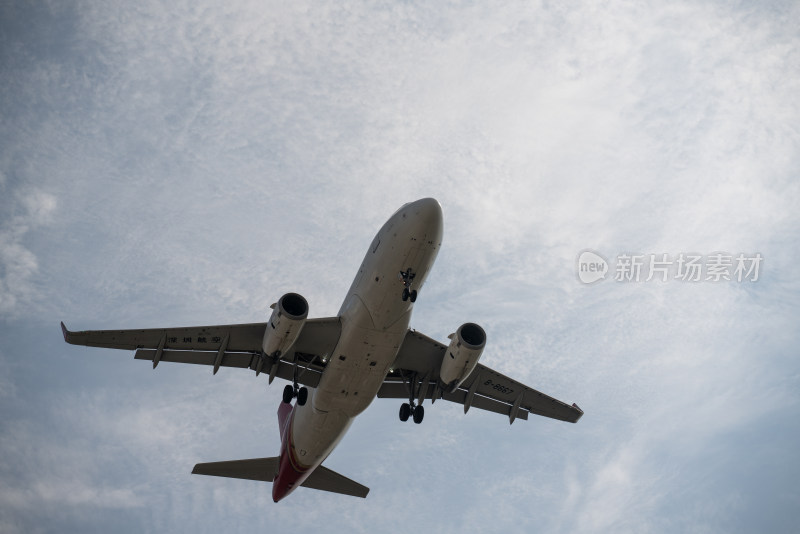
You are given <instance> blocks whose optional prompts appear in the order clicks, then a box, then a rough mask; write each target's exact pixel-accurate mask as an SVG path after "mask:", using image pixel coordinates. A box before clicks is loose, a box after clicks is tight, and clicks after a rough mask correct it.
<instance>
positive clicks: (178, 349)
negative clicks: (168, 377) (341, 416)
mask: <svg viewBox="0 0 800 534" xmlns="http://www.w3.org/2000/svg"><path fill="white" fill-rule="evenodd" d="M266 328H267V323H250V324H233V325H214V326H191V327H180V328H151V329H145V330H86V331H82V332H71V331H69V330H68V329H67V327H66V326H64V323H61V331H62V332H63V334H64V341H66V342H67V343H70V344H72V345H85V346H88V347H104V348H109V349H123V350H135V351H136V354H135V356H134V358H135V359H137V360H149V361H152V362H153V368H155V367H156V366H157V365H158V364H159V363H160V362H176V363H193V364H198V365H209V366H213V370H214V373H216V372H217V371H218V370H219V368H220V367H239V368H249V369H252V370H254V371H256V372H264V373H267V374H269V375H270V376H271V377H275V376H277V377H280V378H283V379H286V380H292V377H293V375H294V366H293V365H292V363H291V362H292V360H293V359H294V357H295V356H296V357H297V361H298V363H299V372H298V376H297V381H298V382H299V383H300V384H302V385H305V386H309V387H316V386H317V384H318V383H319V379H320V377H321V376H322V370H323V369H324V366H325V364H324V360H326V359H327V356H328V355H329V354H330V353H331V352H332V351H333V349H334V348H335V347H336V343H337V342H338V340H339V335H340V334H341V329H342V327H341V322H340V321H339V318H338V317H326V318H321V319H309V320H307V321H306V322H305V325H304V326H303V329H302V330H301V331H300V335H299V336H298V338H297V341H295V344H294V345H293V347H292V350H291V351H290V352H288V353H286V354H285V355H284V356H283V358H282V359H281V360H280V361H279V362H278V363H277V364H274V363H273V361H272V358H268V357H264V356H263V355H262V353H261V341H262V339H263V337H264V332H265V330H266Z"/></svg>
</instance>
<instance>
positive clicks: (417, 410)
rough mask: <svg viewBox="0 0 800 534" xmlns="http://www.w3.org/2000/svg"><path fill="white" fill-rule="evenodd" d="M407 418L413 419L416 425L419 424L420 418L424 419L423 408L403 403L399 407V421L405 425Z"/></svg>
mask: <svg viewBox="0 0 800 534" xmlns="http://www.w3.org/2000/svg"><path fill="white" fill-rule="evenodd" d="M409 416H411V417H412V418H413V419H414V422H415V423H416V424H420V423H421V422H422V418H423V417H425V408H423V407H422V406H414V405H413V404H409V403H407V402H404V403H403V404H401V405H400V420H401V421H403V422H404V423H405V422H406V421H408V417H409Z"/></svg>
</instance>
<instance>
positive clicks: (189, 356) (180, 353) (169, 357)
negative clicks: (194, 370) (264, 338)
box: [134, 349, 322, 388]
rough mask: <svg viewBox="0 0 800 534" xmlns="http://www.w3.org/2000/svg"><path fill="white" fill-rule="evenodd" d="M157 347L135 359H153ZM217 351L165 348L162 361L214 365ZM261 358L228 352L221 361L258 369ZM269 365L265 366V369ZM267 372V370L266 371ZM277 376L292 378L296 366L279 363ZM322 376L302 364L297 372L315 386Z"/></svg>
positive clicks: (299, 378) (305, 382) (301, 379)
mask: <svg viewBox="0 0 800 534" xmlns="http://www.w3.org/2000/svg"><path fill="white" fill-rule="evenodd" d="M156 352H157V350H156V349H139V350H137V351H136V355H135V356H134V359H136V360H148V361H153V358H154V357H155V355H156ZM216 358H217V353H216V352H206V351H200V350H165V351H162V353H161V359H160V360H159V361H161V362H174V363H191V364H195V365H208V366H213V365H214V363H215V362H216ZM259 358H261V355H260V354H252V353H249V352H226V353H225V354H224V355H223V356H222V361H221V362H220V366H221V367H238V368H240V369H245V368H249V369H252V370H254V371H255V370H256V369H257V367H258V360H259ZM266 368H267V367H266V366H265V367H264V369H266ZM265 372H266V371H265ZM275 376H277V377H278V378H283V379H284V380H292V378H293V376H294V368H293V367H292V364H290V363H287V362H286V361H280V362H279V363H278V369H277V370H276V372H275ZM321 377H322V373H321V371H320V370H317V369H315V368H314V367H310V366H307V367H303V366H302V365H301V367H300V371H299V372H298V373H297V382H298V383H300V384H302V385H304V386H308V387H312V388H315V387H317V386H318V385H319V380H320V378H321Z"/></svg>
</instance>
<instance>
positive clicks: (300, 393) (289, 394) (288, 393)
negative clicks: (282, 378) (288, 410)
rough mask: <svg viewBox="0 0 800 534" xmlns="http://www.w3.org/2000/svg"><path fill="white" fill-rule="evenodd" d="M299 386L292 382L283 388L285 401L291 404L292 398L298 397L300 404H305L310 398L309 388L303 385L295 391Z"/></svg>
mask: <svg viewBox="0 0 800 534" xmlns="http://www.w3.org/2000/svg"><path fill="white" fill-rule="evenodd" d="M296 387H297V386H292V385H291V384H287V385H286V387H285V388H283V402H285V403H286V404H289V403H291V402H292V399H293V398H295V397H297V404H298V405H300V406H305V404H306V401H307V400H308V388H306V387H302V388H300V389H298V390H296V391H295V388H296Z"/></svg>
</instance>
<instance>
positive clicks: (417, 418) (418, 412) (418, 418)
mask: <svg viewBox="0 0 800 534" xmlns="http://www.w3.org/2000/svg"><path fill="white" fill-rule="evenodd" d="M423 417H425V408H423V407H422V406H416V407H415V408H414V422H415V423H416V424H420V423H421V422H422V418H423Z"/></svg>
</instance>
